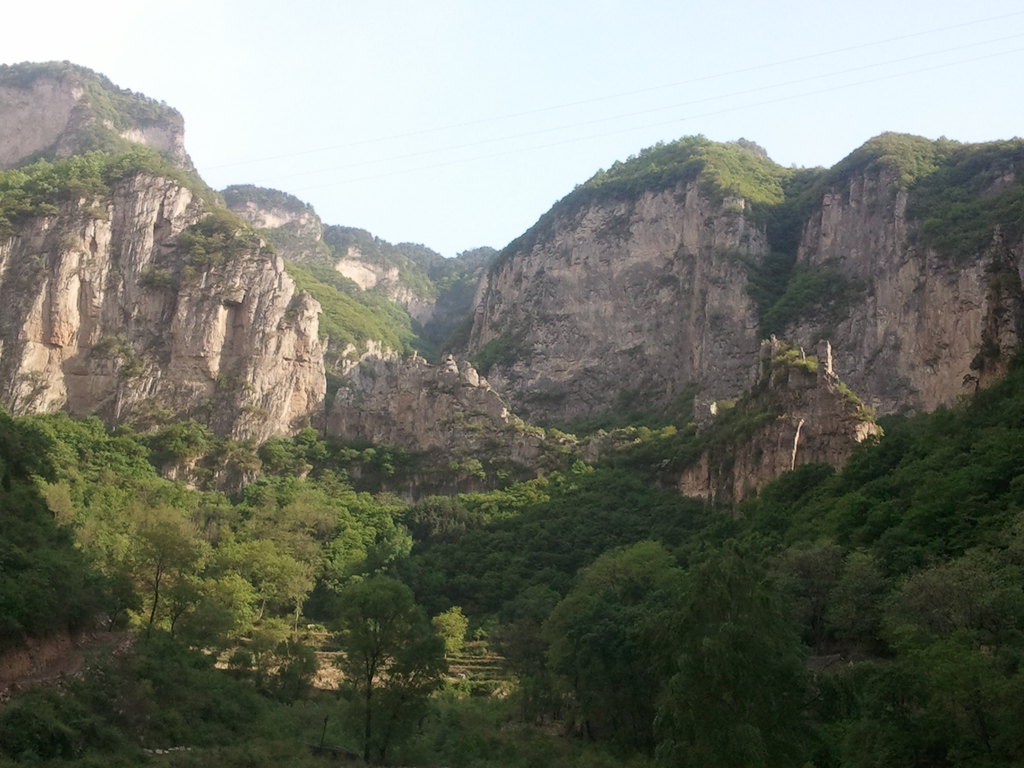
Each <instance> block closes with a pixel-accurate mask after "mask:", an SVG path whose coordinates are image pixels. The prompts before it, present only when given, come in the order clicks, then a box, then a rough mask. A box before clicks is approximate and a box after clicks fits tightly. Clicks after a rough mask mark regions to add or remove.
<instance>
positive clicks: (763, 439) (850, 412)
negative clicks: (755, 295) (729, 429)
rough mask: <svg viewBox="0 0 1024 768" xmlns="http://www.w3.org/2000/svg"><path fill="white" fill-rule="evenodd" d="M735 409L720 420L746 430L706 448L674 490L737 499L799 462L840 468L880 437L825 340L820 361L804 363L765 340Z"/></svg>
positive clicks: (796, 354) (801, 357)
mask: <svg viewBox="0 0 1024 768" xmlns="http://www.w3.org/2000/svg"><path fill="white" fill-rule="evenodd" d="M735 409H736V410H735V412H729V413H726V414H721V415H720V416H718V419H730V418H731V419H732V420H733V421H735V422H737V423H746V424H748V425H749V428H748V429H746V430H739V432H740V434H739V436H738V437H737V438H735V439H733V440H729V441H726V442H724V443H720V444H716V445H712V446H711V447H709V448H707V449H706V450H705V451H704V452H703V453H702V454H701V455H700V456H699V458H698V459H697V460H696V461H695V462H694V463H692V464H691V465H690V466H688V467H687V468H686V469H684V470H683V471H682V473H681V474H680V476H679V479H678V483H677V486H678V488H679V490H680V492H681V493H683V494H684V495H686V496H696V497H699V498H703V499H709V500H715V501H721V502H737V501H741V500H742V499H744V498H745V497H747V496H749V495H750V494H751V493H754V492H756V491H758V490H760V489H761V488H763V487H764V486H765V485H767V484H768V483H769V482H771V481H772V480H774V479H776V478H777V477H779V476H780V475H781V474H783V473H784V472H787V471H789V470H792V469H795V468H796V467H799V466H802V465H804V464H811V463H824V464H831V465H832V466H834V467H841V466H843V465H844V464H845V463H846V461H847V459H849V457H850V454H851V452H852V451H853V449H854V448H855V447H856V446H857V444H858V443H861V442H863V441H864V440H866V439H867V438H868V437H871V436H873V435H878V434H879V430H878V427H877V426H876V425H875V423H874V420H873V419H872V418H871V417H870V416H869V415H868V413H867V412H866V411H865V409H864V407H863V406H862V405H861V403H860V402H859V400H858V399H857V398H856V396H855V395H853V394H852V393H851V392H850V391H849V390H848V389H846V388H845V387H844V386H843V385H842V384H841V383H840V381H839V378H838V377H837V376H836V374H835V372H834V370H833V363H832V354H831V347H830V345H829V344H828V342H823V343H822V344H821V345H819V347H818V355H817V357H805V356H804V355H803V353H802V352H798V351H797V350H794V349H791V348H787V347H784V346H783V345H782V344H781V343H779V342H777V341H776V340H775V339H772V340H770V341H766V342H764V343H763V344H762V346H761V355H760V372H759V375H758V380H757V383H756V384H755V385H754V387H753V389H752V390H751V393H750V394H749V395H746V396H744V397H743V398H741V400H740V401H739V403H737V405H736V406H735ZM714 428H715V425H713V424H712V425H709V427H708V429H714Z"/></svg>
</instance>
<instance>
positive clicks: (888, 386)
mask: <svg viewBox="0 0 1024 768" xmlns="http://www.w3.org/2000/svg"><path fill="white" fill-rule="evenodd" d="M1022 160H1024V143H1022V142H1021V141H1020V140H1013V141H1008V142H993V143H990V144H981V145H962V144H958V143H956V142H951V141H947V140H940V141H935V142H933V141H929V140H927V139H922V138H919V137H913V136H903V135H898V134H885V135H883V136H880V137H877V138H876V139H872V140H871V141H869V142H867V143H866V144H865V145H864V146H863V147H861V148H860V149H858V150H857V151H855V152H854V153H852V154H851V155H850V156H849V157H848V158H846V159H845V160H844V161H842V162H841V163H839V164H837V165H836V167H835V168H832V169H830V170H827V171H826V170H821V169H818V170H795V169H782V168H780V167H778V166H776V165H774V164H773V163H772V162H771V161H770V160H768V159H767V157H765V156H764V155H763V153H762V152H760V151H759V150H758V148H757V147H756V146H753V145H751V144H750V143H749V142H744V141H740V142H737V143H736V144H732V145H722V144H714V143H711V142H708V141H706V140H704V139H701V138H699V137H697V138H690V139H683V140H680V141H678V142H675V143H673V144H668V145H659V146H657V147H653V148H651V149H649V150H644V151H643V152H641V153H640V155H639V156H637V157H635V158H631V159H630V160H629V161H627V162H625V163H619V164H616V165H615V166H612V168H610V169H609V170H608V171H602V172H600V173H598V174H597V175H595V176H594V177H593V178H592V179H591V180H589V181H588V182H587V183H586V184H584V185H582V186H581V187H579V188H577V189H576V190H575V191H574V192H573V193H571V194H570V195H568V196H567V197H566V198H565V199H564V200H562V201H561V202H559V203H558V204H557V205H555V206H554V207H553V208H552V209H551V211H550V212H549V213H548V214H546V215H545V216H544V217H542V219H541V220H540V221H539V222H538V223H537V225H536V226H534V227H533V228H532V229H531V230H530V231H529V232H527V233H526V234H525V235H524V236H523V237H521V238H519V239H518V240H517V241H514V242H513V243H512V244H510V245H509V246H508V248H506V249H505V250H504V251H503V252H502V254H501V257H500V258H499V260H498V261H497V262H496V264H495V266H494V267H493V268H492V269H491V271H490V273H489V275H488V280H487V283H486V285H485V287H484V289H483V291H482V292H481V297H480V301H479V303H478V306H477V308H476V313H475V317H474V321H473V326H472V330H471V332H470V334H469V340H468V344H467V351H468V353H469V355H470V357H471V359H472V360H474V362H475V363H476V364H477V366H478V367H479V368H480V370H481V372H482V373H484V374H485V375H487V377H488V379H489V380H490V381H491V382H492V384H493V385H494V386H495V388H496V389H498V390H499V391H501V392H503V393H504V394H505V395H506V396H508V397H509V399H510V401H511V403H512V405H513V407H514V408H515V409H516V410H517V412H519V413H522V414H523V415H524V416H525V417H527V418H530V419H534V420H540V421H547V422H554V423H566V422H571V421H574V420H577V419H585V418H593V417H595V416H601V415H603V414H610V413H615V412H619V413H621V412H627V411H628V412H641V411H644V410H646V411H649V412H655V413H657V412H661V413H665V412H667V410H666V409H668V410H671V409H672V408H673V401H674V400H683V399H687V398H688V397H689V395H691V394H693V393H694V392H695V393H696V394H697V399H698V402H699V401H702V400H714V399H723V398H731V397H735V396H736V395H738V394H739V393H740V392H741V391H742V390H743V389H745V388H746V387H747V386H749V385H750V384H751V382H752V381H753V378H754V369H755V365H754V363H753V361H754V360H755V358H756V350H757V345H758V342H759V341H760V339H762V338H766V337H767V336H769V335H771V334H777V335H778V336H779V337H780V338H784V339H786V340H788V341H791V342H794V343H796V344H797V345H798V346H803V347H805V348H813V347H814V345H816V344H817V342H818V340H819V339H822V338H828V339H830V340H832V343H833V345H834V346H835V349H836V353H837V359H838V360H839V363H838V364H837V373H838V374H839V375H840V376H841V377H842V378H843V379H844V380H845V381H847V382H848V383H849V384H850V386H851V387H852V388H853V389H854V390H856V391H857V392H858V393H860V394H861V395H862V396H863V397H864V399H865V401H866V402H867V403H868V404H869V405H871V406H872V407H873V408H874V409H875V410H877V411H878V412H879V413H881V414H887V413H893V412H897V411H900V410H906V409H909V410H921V409H924V410H930V409H934V408H935V407H937V406H938V405H941V404H949V403H952V402H953V401H954V400H955V399H956V398H957V397H959V396H960V395H962V394H966V393H970V392H973V391H974V390H975V389H976V388H977V387H979V386H986V385H987V384H989V383H991V382H992V381H993V380H994V379H995V378H998V377H999V376H1000V375H1002V373H1003V371H1004V370H1005V367H1006V364H1007V361H1008V360H1009V358H1010V357H1011V356H1012V353H1013V352H1014V350H1016V349H1017V348H1018V347H1019V344H1020V339H1021V334H1022V329H1024V289H1022V275H1024V223H1022V218H1021V211H1022V210H1024V177H1022V174H1021V172H1020V167H1021V162H1022ZM638 404H640V406H639V407H638Z"/></svg>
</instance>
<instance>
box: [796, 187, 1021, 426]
mask: <svg viewBox="0 0 1024 768" xmlns="http://www.w3.org/2000/svg"><path fill="white" fill-rule="evenodd" d="M1012 175H1013V174H1012V172H1011V176H1012ZM1005 183H1006V178H1005V174H1002V175H999V178H997V180H996V182H995V183H994V184H993V187H992V189H991V190H990V191H989V192H986V193H985V194H990V193H992V194H994V193H995V191H996V189H995V187H996V186H997V185H998V184H1004V185H1005ZM910 194H912V193H910ZM910 194H908V192H907V191H906V190H905V189H904V188H902V186H901V185H900V183H899V179H898V176H897V174H896V173H895V172H894V171H893V170H891V169H887V168H884V167H881V168H878V167H876V168H869V169H867V170H864V171H862V172H859V173H855V174H852V175H850V176H848V177H846V178H843V179H841V180H840V181H837V182H836V183H834V184H833V185H831V186H830V187H828V188H827V189H826V190H825V192H824V194H823V195H822V197H821V199H820V204H819V205H818V206H817V208H816V210H814V211H813V212H812V215H811V217H810V218H809V220H808V221H807V223H806V225H805V227H804V231H803V236H802V239H801V243H800V249H799V256H798V263H799V264H801V265H808V266H810V267H812V268H814V267H816V268H821V269H828V270H830V271H831V273H833V274H834V275H836V277H837V278H838V279H843V280H846V281H848V283H849V284H850V285H852V286H854V290H852V291H851V292H850V296H849V298H848V300H847V301H845V302H844V306H841V307H829V308H825V310H824V311H823V312H818V313H816V314H812V315H811V316H810V317H807V318H805V319H803V320H802V321H800V322H798V323H796V324H794V325H793V326H791V327H790V328H789V329H787V330H786V332H785V335H786V337H787V338H790V339H792V340H794V341H796V342H797V343H800V344H804V345H809V344H811V343H813V342H814V341H815V340H816V339H817V338H820V337H821V335H823V334H825V335H828V336H829V338H831V339H832V341H833V344H834V346H835V349H836V355H837V359H838V360H839V361H840V362H839V363H838V364H837V367H836V370H837V372H838V373H839V375H840V376H842V378H843V380H844V381H846V382H848V383H849V384H850V386H851V387H852V388H853V389H854V390H856V391H857V392H858V393H860V394H861V395H862V396H863V397H864V399H865V400H866V401H867V402H868V403H869V404H870V405H871V406H873V407H874V408H875V410H877V411H878V412H879V413H894V412H899V411H902V410H932V409H934V408H936V407H937V406H939V405H943V404H951V403H952V402H954V401H955V400H956V398H957V397H958V396H959V395H961V394H969V393H971V392H973V391H974V390H975V389H976V388H977V386H979V385H981V386H984V385H985V384H986V383H988V382H989V381H990V380H991V379H992V378H994V377H997V376H999V375H1001V374H1002V373H1003V372H1004V367H1005V364H1006V361H1008V360H1009V358H1010V357H1011V356H1012V354H1013V351H1014V350H1016V349H1017V348H1018V346H1019V343H1020V340H1021V338H1020V333H1021V324H1022V322H1024V292H1022V290H1021V277H1022V275H1024V243H1022V242H1021V240H1020V238H1019V237H1017V238H1015V239H1014V238H1010V239H1008V238H1005V237H1004V236H1003V233H1002V232H1001V231H1000V229H999V228H996V229H994V230H992V232H991V241H990V243H989V244H988V247H986V248H984V249H983V250H982V251H981V252H980V253H972V254H963V255H960V256H950V255H949V254H944V253H940V252H938V251H937V250H936V249H934V248H931V247H928V246H927V245H926V242H925V241H924V240H923V238H922V237H921V232H920V222H919V221H917V220H915V219H914V218H912V217H910V216H908V198H909V197H910ZM971 224H972V223H971V222H965V226H971Z"/></svg>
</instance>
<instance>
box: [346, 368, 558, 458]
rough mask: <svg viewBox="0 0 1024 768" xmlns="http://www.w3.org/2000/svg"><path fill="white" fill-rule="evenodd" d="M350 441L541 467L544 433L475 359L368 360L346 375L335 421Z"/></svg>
mask: <svg viewBox="0 0 1024 768" xmlns="http://www.w3.org/2000/svg"><path fill="white" fill-rule="evenodd" d="M327 433H328V434H329V435H334V436H337V437H341V438H343V439H345V440H353V441H358V440H366V441H370V442H373V443H378V444H383V445H398V446H402V447H404V448H407V449H410V450H414V451H418V452H424V453H436V454H442V455H444V456H447V457H478V458H481V459H487V460H491V459H504V460H507V461H512V462H515V463H517V464H521V465H533V464H535V463H536V461H537V459H538V457H539V456H540V454H541V452H542V443H543V442H544V435H543V432H542V431H540V430H531V429H529V428H528V427H526V425H525V424H523V422H522V420H521V419H518V418H517V417H516V416H515V415H514V414H513V413H512V412H511V411H510V410H509V407H508V403H507V402H506V401H505V400H504V398H502V397H501V396H500V395H499V394H498V393H497V392H495V391H494V390H493V389H492V388H491V386H490V384H488V383H487V380H486V379H484V378H483V377H481V376H480V375H479V374H478V373H477V371H476V369H475V368H473V366H472V365H470V364H469V363H468V362H465V361H462V362H458V363H457V362H456V361H455V360H454V359H453V358H452V357H451V356H448V357H447V358H446V359H445V360H444V362H443V363H442V364H441V365H436V366H435V365H430V364H429V363H427V362H426V361H425V360H424V359H423V358H422V357H419V356H418V355H413V356H411V357H405V358H402V357H398V356H389V357H366V358H364V359H363V360H362V361H361V362H360V363H359V364H358V365H356V366H355V367H354V368H352V369H351V370H350V371H349V372H348V373H347V375H346V380H345V383H344V385H343V386H342V387H341V388H340V389H339V390H338V393H337V395H336V396H335V398H334V402H333V404H332V406H331V412H330V414H329V416H328V420H327Z"/></svg>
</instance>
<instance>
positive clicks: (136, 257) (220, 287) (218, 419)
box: [0, 174, 325, 440]
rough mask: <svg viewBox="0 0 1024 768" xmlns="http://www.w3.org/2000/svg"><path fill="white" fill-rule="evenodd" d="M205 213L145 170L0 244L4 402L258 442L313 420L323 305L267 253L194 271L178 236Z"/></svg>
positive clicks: (320, 386) (318, 396)
mask: <svg viewBox="0 0 1024 768" xmlns="http://www.w3.org/2000/svg"><path fill="white" fill-rule="evenodd" d="M203 215H204V204H203V203H202V202H201V201H200V200H199V199H198V198H196V197H195V196H194V195H193V193H192V192H190V191H189V190H188V189H186V188H184V187H182V186H181V185H179V184H178V183H176V182H174V181H171V180H169V179H166V178H161V177H154V176H151V175H148V174H140V175H136V176H132V177H129V178H127V179H125V180H123V181H121V182H118V183H117V184H116V185H115V186H114V188H113V190H112V194H111V196H110V199H109V200H106V201H91V200H90V201H87V200H81V201H77V202H73V203H66V204H64V205H63V206H62V207H61V208H60V210H59V212H58V213H57V214H55V215H49V216H40V217H36V218H33V219H29V220H27V221H26V222H24V223H22V224H21V226H20V227H19V229H18V231H17V232H16V234H15V235H14V236H13V237H11V238H9V239H7V240H6V241H5V242H0V399H2V402H3V404H4V405H5V406H6V407H7V408H9V409H10V410H12V411H13V412H14V413H28V412H40V411H53V410H58V409H66V410H68V411H70V412H71V413H73V414H76V415H86V414H97V415H100V416H101V417H102V418H104V419H105V420H107V421H108V422H109V423H120V422H123V421H126V420H128V419H130V418H133V417H134V416H140V415H142V414H147V415H148V417H152V416H153V415H154V414H161V413H162V414H165V416H168V417H169V416H177V417H187V416H191V417H195V418H197V419H199V420H201V421H203V422H205V423H208V424H210V425H211V426H212V427H213V428H214V430H215V431H216V432H217V433H219V434H221V435H225V436H230V437H234V438H239V439H245V438H253V439H256V440H262V439H265V438H266V437H269V436H270V435H274V434H281V433H286V432H289V431H291V430H293V429H295V428H297V427H299V426H302V425H303V424H304V423H306V422H308V421H309V420H310V419H315V418H316V417H317V414H318V412H319V410H320V409H321V408H322V404H323V400H324V390H325V381H324V369H323V359H322V349H321V346H320V342H319V340H318V339H317V313H318V311H319V306H318V305H317V303H316V302H315V301H313V300H312V299H311V298H310V297H309V296H308V295H305V294H300V295H297V294H296V292H295V287H294V284H293V283H292V281H291V279H290V278H289V277H288V276H287V275H286V274H285V272H284V267H283V264H282V262H281V260H280V259H279V258H277V257H274V256H270V255H268V254H267V253H265V252H261V250H260V249H259V248H256V249H251V250H250V251H247V252H244V253H241V254H236V255H235V256H233V257H232V258H229V259H225V260H224V261H223V263H220V264H217V265H214V266H205V267H200V266H194V265H189V264H188V256H187V254H186V253H183V252H182V248H181V246H180V245H179V239H178V238H179V235H180V234H181V233H182V231H183V230H185V229H186V228H187V227H189V226H190V225H193V224H195V223H196V222H197V221H199V220H200V219H201V218H202V217H203Z"/></svg>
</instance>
